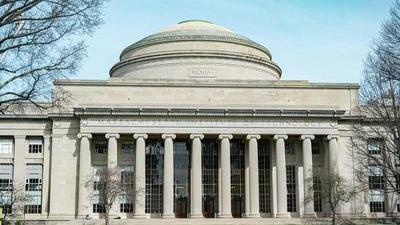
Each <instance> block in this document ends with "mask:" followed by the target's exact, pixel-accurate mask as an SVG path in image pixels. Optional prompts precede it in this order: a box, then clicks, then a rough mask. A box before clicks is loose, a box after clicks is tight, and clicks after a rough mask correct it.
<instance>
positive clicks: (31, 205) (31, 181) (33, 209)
mask: <svg viewBox="0 0 400 225" xmlns="http://www.w3.org/2000/svg"><path fill="white" fill-rule="evenodd" d="M42 174H43V166H42V164H26V179H25V197H26V203H25V213H27V214H39V213H41V212H42Z"/></svg>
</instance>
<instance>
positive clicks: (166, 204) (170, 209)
mask: <svg viewBox="0 0 400 225" xmlns="http://www.w3.org/2000/svg"><path fill="white" fill-rule="evenodd" d="M175 137H176V136H175V134H163V135H162V138H163V139H164V185H163V188H164V189H163V214H162V217H163V218H174V217H175V214H174V143H173V140H174V139H175Z"/></svg>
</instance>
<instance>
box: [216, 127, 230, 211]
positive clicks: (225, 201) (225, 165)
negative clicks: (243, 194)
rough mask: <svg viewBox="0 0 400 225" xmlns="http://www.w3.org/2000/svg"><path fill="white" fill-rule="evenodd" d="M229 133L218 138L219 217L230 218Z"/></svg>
mask: <svg viewBox="0 0 400 225" xmlns="http://www.w3.org/2000/svg"><path fill="white" fill-rule="evenodd" d="M232 137H233V136H232V135H231V134H220V135H219V136H218V139H219V140H221V151H220V153H221V155H220V157H221V177H220V178H221V195H220V198H221V205H220V206H219V207H220V210H219V211H220V215H219V216H220V217H221V218H230V217H232V212H231V210H232V209H231V145H230V141H229V140H230V139H232Z"/></svg>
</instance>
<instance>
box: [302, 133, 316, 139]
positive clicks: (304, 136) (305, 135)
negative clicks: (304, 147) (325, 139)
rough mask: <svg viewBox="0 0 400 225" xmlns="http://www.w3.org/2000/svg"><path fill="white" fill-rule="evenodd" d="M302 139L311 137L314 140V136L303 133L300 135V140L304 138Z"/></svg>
mask: <svg viewBox="0 0 400 225" xmlns="http://www.w3.org/2000/svg"><path fill="white" fill-rule="evenodd" d="M304 139H311V140H314V139H315V136H314V135H312V134H303V135H301V136H300V140H304Z"/></svg>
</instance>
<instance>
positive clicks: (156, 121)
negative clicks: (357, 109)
mask: <svg viewBox="0 0 400 225" xmlns="http://www.w3.org/2000/svg"><path fill="white" fill-rule="evenodd" d="M99 126H102V127H104V126H106V127H107V126H109V127H193V128H196V127H254V128H260V127H279V128H285V127H287V128H294V127H298V128H308V127H312V128H337V126H338V125H337V122H336V121H329V120H294V119H292V120H273V119H270V120H255V119H235V120H232V119H224V118H219V119H182V118H151V119H148V118H134V119H132V118H112V117H111V118H110V117H103V118H82V119H81V127H99Z"/></svg>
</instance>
